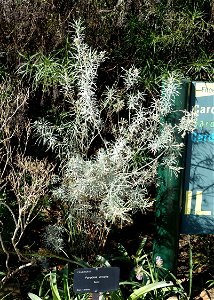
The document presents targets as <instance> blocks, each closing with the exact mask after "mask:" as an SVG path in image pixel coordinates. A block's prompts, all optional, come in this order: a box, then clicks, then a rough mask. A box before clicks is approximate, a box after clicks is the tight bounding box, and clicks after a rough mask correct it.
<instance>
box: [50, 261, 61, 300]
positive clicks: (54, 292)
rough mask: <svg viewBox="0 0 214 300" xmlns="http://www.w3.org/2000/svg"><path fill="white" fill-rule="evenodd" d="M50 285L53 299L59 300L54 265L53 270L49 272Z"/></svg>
mask: <svg viewBox="0 0 214 300" xmlns="http://www.w3.org/2000/svg"><path fill="white" fill-rule="evenodd" d="M50 286H51V291H52V295H53V300H61V297H60V295H59V291H58V288H57V280H56V267H55V268H54V269H53V272H51V273H50Z"/></svg>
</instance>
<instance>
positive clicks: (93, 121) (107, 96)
mask: <svg viewBox="0 0 214 300" xmlns="http://www.w3.org/2000/svg"><path fill="white" fill-rule="evenodd" d="M74 29H75V37H74V40H73V49H71V52H70V55H71V58H72V59H71V61H72V66H70V69H72V72H73V77H74V78H75V79H74V81H72V80H62V82H61V85H62V93H63V94H64V97H65V98H66V101H68V102H69V104H70V111H68V112H67V120H68V121H67V122H64V123H63V122H62V124H61V125H57V126H56V125H52V124H49V123H48V122H47V121H46V120H42V119H41V120H38V121H37V122H35V123H34V130H35V134H36V136H37V137H38V140H40V141H42V142H43V143H44V144H46V145H47V148H50V149H52V150H53V151H55V152H56V153H57V155H58V157H59V158H60V161H61V162H62V172H61V186H60V187H59V188H57V189H55V190H54V195H55V196H56V197H57V198H58V199H61V200H62V201H65V202H66V203H67V204H68V205H69V209H70V211H69V213H70V215H74V216H75V217H77V218H80V219H81V220H84V222H87V220H90V221H91V222H94V223H96V222H100V220H103V223H104V222H105V224H106V221H107V222H109V224H111V223H114V224H115V223H116V224H120V225H122V224H123V223H124V222H130V221H131V216H132V214H133V213H134V212H135V211H137V210H142V211H145V210H146V209H148V208H149V207H150V206H151V205H152V200H151V199H150V198H149V193H148V188H149V187H150V186H151V184H154V183H155V182H156V179H157V168H158V165H159V164H160V163H163V164H164V165H166V166H168V167H169V168H170V169H171V170H172V171H173V172H175V173H177V172H179V170H180V167H179V166H178V164H177V158H178V157H179V155H180V152H181V150H182V147H183V144H182V143H178V142H177V140H176V133H181V135H182V136H184V135H185V133H186V132H187V131H192V130H193V129H194V127H195V121H196V114H195V113H194V112H193V113H189V112H187V111H184V112H183V116H182V118H181V120H180V121H179V122H178V124H174V125H173V124H170V123H164V122H163V117H166V116H167V115H168V114H170V113H171V112H172V111H173V110H174V100H175V97H176V96H177V94H178V90H179V85H180V82H179V80H178V78H177V76H175V74H171V75H170V76H169V77H168V78H167V79H166V80H165V83H164V86H163V91H162V96H161V99H153V101H152V103H151V105H150V107H149V108H145V107H144V100H145V99H144V97H145V95H144V94H143V93H142V92H140V91H139V90H138V89H137V87H136V84H137V82H138V79H139V71H138V70H137V69H136V68H135V67H131V68H130V69H129V70H123V74H124V75H122V77H123V82H124V87H123V88H119V87H118V86H117V85H116V84H114V85H113V86H111V87H107V88H106V92H105V93H104V94H103V95H102V101H101V103H98V101H97V99H96V79H97V70H98V68H99V66H100V64H101V63H102V62H103V61H104V53H103V52H101V53H98V52H97V51H94V50H92V49H91V48H90V47H88V45H86V44H85V42H84V34H83V28H82V24H81V22H80V21H77V22H75V24H74ZM63 72H64V73H63ZM67 74H68V72H67V73H66V76H67ZM61 76H62V78H65V77H66V76H65V70H64V69H63V71H62V75H61ZM71 83H72V84H71ZM74 95H75V96H74ZM121 111H123V112H125V111H126V112H127V114H123V115H127V118H122V117H120V112H121ZM102 112H104V113H103V114H102V115H105V116H106V117H105V119H102V118H101V113H102ZM115 115H117V116H118V122H117V123H115V122H112V116H115ZM107 123H108V126H110V127H111V134H112V136H113V138H112V139H111V140H108V141H106V140H105V138H104V135H103V132H104V128H105V126H106V124H107ZM109 124H111V125H109ZM112 124H113V125H112ZM97 137H99V140H101V141H102V143H100V144H101V145H102V146H100V149H99V150H97V151H96V153H94V155H92V156H90V157H89V156H88V150H89V149H90V146H91V143H92V142H93V141H94V140H96V138H97ZM160 158H161V160H160ZM99 224H100V223H99Z"/></svg>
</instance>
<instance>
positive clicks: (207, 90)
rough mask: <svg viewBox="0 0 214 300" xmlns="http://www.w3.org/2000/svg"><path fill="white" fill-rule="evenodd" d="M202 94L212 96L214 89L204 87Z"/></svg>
mask: <svg viewBox="0 0 214 300" xmlns="http://www.w3.org/2000/svg"><path fill="white" fill-rule="evenodd" d="M202 92H204V93H210V94H212V93H214V89H213V88H208V87H205V86H203V87H202Z"/></svg>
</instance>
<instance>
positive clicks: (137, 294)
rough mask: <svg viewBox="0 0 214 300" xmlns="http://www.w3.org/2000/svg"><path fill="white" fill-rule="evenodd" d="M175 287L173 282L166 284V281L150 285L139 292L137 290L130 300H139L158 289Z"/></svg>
mask: <svg viewBox="0 0 214 300" xmlns="http://www.w3.org/2000/svg"><path fill="white" fill-rule="evenodd" d="M169 286H173V282H171V281H170V282H166V281H159V282H155V283H151V284H148V285H145V286H143V287H141V288H139V289H137V290H135V291H134V292H133V293H132V294H131V295H130V296H129V298H128V300H137V299H139V298H140V297H141V296H143V295H144V294H147V293H148V292H151V291H154V290H156V289H160V288H165V287H169Z"/></svg>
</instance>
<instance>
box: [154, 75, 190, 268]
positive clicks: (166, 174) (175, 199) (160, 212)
mask: <svg viewBox="0 0 214 300" xmlns="http://www.w3.org/2000/svg"><path fill="white" fill-rule="evenodd" d="M178 92H179V96H177V98H176V101H175V110H177V112H176V113H174V114H173V115H171V116H170V120H169V119H168V120H167V122H171V123H172V124H173V123H174V124H175V123H176V121H177V120H178V119H179V112H178V111H179V110H183V109H186V108H187V99H189V97H190V83H189V82H187V81H186V82H183V83H182V84H181V86H180V88H179V91H178ZM177 139H178V141H180V142H181V138H180V137H177ZM184 158H185V155H183V157H181V158H180V162H179V163H180V165H181V166H184ZM158 175H159V189H158V194H157V198H156V237H155V240H154V246H153V259H154V261H155V260H157V259H161V260H162V261H163V267H164V268H165V269H167V270H169V271H170V272H172V273H175V272H176V268H177V252H178V241H179V224H180V211H181V186H182V177H183V174H182V173H180V174H179V175H178V176H175V174H174V173H172V172H171V171H170V170H169V169H168V168H167V167H160V168H159V174H158Z"/></svg>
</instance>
